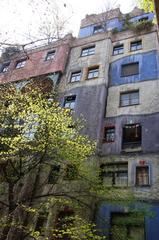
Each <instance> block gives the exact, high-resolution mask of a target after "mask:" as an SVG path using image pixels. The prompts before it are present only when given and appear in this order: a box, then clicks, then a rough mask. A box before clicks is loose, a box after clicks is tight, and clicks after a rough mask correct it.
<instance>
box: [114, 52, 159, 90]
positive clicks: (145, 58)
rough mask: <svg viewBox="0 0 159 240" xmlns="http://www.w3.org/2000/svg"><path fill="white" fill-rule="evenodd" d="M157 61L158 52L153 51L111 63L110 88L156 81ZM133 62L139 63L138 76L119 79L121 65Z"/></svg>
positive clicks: (158, 64)
mask: <svg viewBox="0 0 159 240" xmlns="http://www.w3.org/2000/svg"><path fill="white" fill-rule="evenodd" d="M158 60H159V59H158V52H157V51H155V50H154V51H150V52H146V53H143V54H141V53H138V54H134V55H130V56H127V57H123V58H122V59H119V60H117V61H115V62H113V63H112V64H111V67H110V86H114V85H121V84H126V83H134V82H140V81H146V80H151V79H158V78H159V70H158V66H159V61H158ZM134 62H139V74H136V75H131V76H127V77H121V67H122V65H123V64H129V63H134Z"/></svg>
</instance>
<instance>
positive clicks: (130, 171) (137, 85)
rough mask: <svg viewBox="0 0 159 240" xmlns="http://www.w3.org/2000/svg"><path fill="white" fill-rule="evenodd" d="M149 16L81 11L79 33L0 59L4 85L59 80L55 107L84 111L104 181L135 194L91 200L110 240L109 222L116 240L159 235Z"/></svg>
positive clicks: (157, 61)
mask: <svg viewBox="0 0 159 240" xmlns="http://www.w3.org/2000/svg"><path fill="white" fill-rule="evenodd" d="M153 19H154V14H153V13H145V12H143V11H142V10H140V9H137V8H135V9H134V10H133V11H132V12H131V13H129V14H122V13H121V12H120V10H119V9H114V10H111V11H109V12H106V13H101V14H92V15H87V16H86V18H85V19H83V20H82V21H81V27H80V31H79V36H78V38H72V37H71V36H70V35H68V36H67V37H66V38H65V39H64V40H61V41H58V42H55V43H52V45H48V46H45V47H42V48H37V49H33V50H30V51H29V52H28V53H27V54H28V56H29V58H27V55H26V54H24V53H23V54H21V53H20V54H19V53H18V54H16V55H14V56H13V57H12V58H10V59H5V61H3V62H2V63H1V74H0V83H2V84H4V83H7V82H14V83H15V85H16V86H17V87H18V88H23V87H24V86H25V87H26V85H27V84H28V83H29V79H32V81H33V80H37V81H44V85H45V83H46V81H48V82H49V84H50V85H49V88H50V86H54V85H56V84H58V87H59V88H58V89H59V93H60V101H61V105H62V106H63V107H68V108H71V109H72V114H73V115H74V117H81V116H82V117H83V118H84V119H85V127H84V129H83V134H86V135H88V136H89V137H90V138H91V139H93V140H96V141H97V153H96V156H95V157H93V161H95V162H96V165H97V167H98V168H99V169H101V176H102V180H103V184H104V185H105V186H107V187H108V188H110V187H114V188H116V189H119V190H120V192H121V194H122V191H123V192H124V191H125V190H131V191H133V192H134V194H135V196H136V202H134V203H133V204H132V205H130V206H123V205H120V204H119V205H114V204H111V203H110V202H105V201H104V202H100V203H98V204H97V209H96V210H95V212H96V214H92V215H95V219H94V220H95V221H96V223H97V227H98V229H100V230H101V234H103V235H106V236H107V237H108V239H109V240H119V239H118V237H117V236H118V232H117V231H116V230H115V226H118V230H120V231H121V232H122V233H123V236H121V238H120V239H121V240H123V239H135V240H158V239H159V228H158V222H159V127H158V126H159V91H158V87H159V58H158V50H159V49H158V47H159V45H158V32H157V27H156V25H154V24H153V22H152V21H153ZM39 77H40V78H39ZM141 208H144V209H145V208H147V209H149V210H150V212H151V213H153V214H147V215H146V216H145V217H144V218H138V221H136V222H134V223H130V222H129V217H131V214H132V212H133V209H141ZM130 209H132V211H130ZM150 215H151V216H150ZM152 215H153V216H152ZM123 220H124V221H125V223H124V225H123V224H122V221H123ZM112 230H113V231H112Z"/></svg>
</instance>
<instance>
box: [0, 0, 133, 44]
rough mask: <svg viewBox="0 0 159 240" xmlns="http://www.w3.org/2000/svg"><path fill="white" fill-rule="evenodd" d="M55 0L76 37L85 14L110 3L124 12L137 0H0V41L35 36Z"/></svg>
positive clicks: (20, 40) (103, 8)
mask: <svg viewBox="0 0 159 240" xmlns="http://www.w3.org/2000/svg"><path fill="white" fill-rule="evenodd" d="M54 1H56V4H57V5H58V6H59V15H60V17H61V18H65V19H67V20H68V22H69V23H68V24H67V29H68V31H69V32H72V33H73V35H74V36H77V35H78V31H79V27H80V21H81V19H82V18H84V17H85V15H86V14H92V13H100V12H103V11H105V9H107V6H108V5H110V4H111V5H112V6H113V7H116V6H120V9H121V11H122V12H123V13H127V12H129V11H131V10H132V9H133V7H134V6H135V1H136V0H0V16H1V21H0V41H6V42H27V41H30V39H33V38H36V37H35V36H37V35H38V34H39V31H38V29H39V25H41V24H42V23H43V22H45V21H46V19H47V17H48V15H49V14H50V13H51V6H52V4H54V3H53V2H54ZM108 1H109V3H108ZM49 2H50V4H48V3H49ZM38 37H39V36H37V38H38Z"/></svg>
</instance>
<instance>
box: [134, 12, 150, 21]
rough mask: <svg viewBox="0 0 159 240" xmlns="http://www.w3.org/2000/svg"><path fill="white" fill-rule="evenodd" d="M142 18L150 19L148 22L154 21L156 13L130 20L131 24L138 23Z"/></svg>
mask: <svg viewBox="0 0 159 240" xmlns="http://www.w3.org/2000/svg"><path fill="white" fill-rule="evenodd" d="M142 18H148V19H147V20H148V21H152V20H153V19H154V13H145V14H143V15H140V16H136V17H133V18H131V19H130V22H136V21H139V20H140V19H142Z"/></svg>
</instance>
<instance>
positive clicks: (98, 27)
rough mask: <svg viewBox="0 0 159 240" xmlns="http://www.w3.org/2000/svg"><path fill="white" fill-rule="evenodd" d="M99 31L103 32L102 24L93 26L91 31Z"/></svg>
mask: <svg viewBox="0 0 159 240" xmlns="http://www.w3.org/2000/svg"><path fill="white" fill-rule="evenodd" d="M100 32H103V26H102V25H97V26H94V29H93V33H100Z"/></svg>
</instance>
